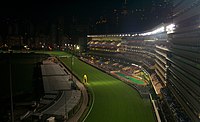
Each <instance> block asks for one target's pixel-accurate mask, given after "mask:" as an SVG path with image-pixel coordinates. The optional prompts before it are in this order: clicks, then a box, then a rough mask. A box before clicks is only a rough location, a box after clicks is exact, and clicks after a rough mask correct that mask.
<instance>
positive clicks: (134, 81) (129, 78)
mask: <svg viewBox="0 0 200 122" xmlns="http://www.w3.org/2000/svg"><path fill="white" fill-rule="evenodd" d="M116 74H117V75H119V76H121V77H124V78H126V79H128V80H130V81H132V82H133V83H135V84H139V85H145V82H144V81H142V80H138V79H136V78H133V77H131V76H126V75H125V74H122V73H120V72H116Z"/></svg>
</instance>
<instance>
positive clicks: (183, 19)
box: [167, 0, 200, 122]
mask: <svg viewBox="0 0 200 122" xmlns="http://www.w3.org/2000/svg"><path fill="white" fill-rule="evenodd" d="M172 17H173V23H175V24H176V30H175V32H174V33H172V34H170V35H169V36H170V37H169V42H170V45H171V46H170V48H169V50H170V53H169V55H168V72H167V87H168V88H169V90H170V92H171V93H172V94H173V96H174V98H175V99H176V100H177V101H178V103H179V104H180V105H181V108H182V109H183V110H184V111H185V112H186V113H187V115H188V116H189V117H190V119H191V121H193V122H199V121H200V77H199V75H200V52H199V51H200V34H199V31H200V28H199V25H200V21H199V18H200V0H175V1H174V9H173V16H172ZM179 115H180V114H179ZM179 115H177V116H179ZM180 116H181V115H180Z"/></svg>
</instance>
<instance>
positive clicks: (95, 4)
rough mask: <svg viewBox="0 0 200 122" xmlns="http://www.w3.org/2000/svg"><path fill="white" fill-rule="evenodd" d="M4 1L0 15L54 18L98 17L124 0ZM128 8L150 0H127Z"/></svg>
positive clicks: (144, 3)
mask: <svg viewBox="0 0 200 122" xmlns="http://www.w3.org/2000/svg"><path fill="white" fill-rule="evenodd" d="M19 1H20V0H15V1H14V0H13V1H9V0H8V1H5V2H3V3H2V2H1V4H0V12H1V16H6V17H13V16H14V17H31V18H33V19H39V18H44V19H45V18H54V17H57V16H65V17H71V16H78V17H80V18H88V17H98V16H100V15H101V14H103V13H104V12H106V11H111V10H113V9H118V8H122V6H123V3H124V0H65V1H59V0H55V1H50V0H49V1H47V0H46V1H42V0H27V1H24V0H23V1H21V2H19ZM127 3H128V8H130V9H133V8H139V7H141V6H144V7H149V6H150V5H151V1H150V0H128V1H127Z"/></svg>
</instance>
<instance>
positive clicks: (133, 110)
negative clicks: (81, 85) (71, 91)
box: [60, 57, 155, 122]
mask: <svg viewBox="0 0 200 122" xmlns="http://www.w3.org/2000/svg"><path fill="white" fill-rule="evenodd" d="M60 59H61V60H62V61H63V62H64V63H65V65H66V66H68V68H69V69H71V64H72V63H71V58H70V57H68V58H67V57H62V58H60ZM72 70H73V72H74V73H75V74H76V75H77V77H79V79H82V78H83V75H84V74H86V75H87V76H88V86H89V88H91V89H92V92H93V97H94V102H93V105H92V106H91V111H89V113H88V116H86V118H85V121H86V122H153V121H155V118H154V115H153V110H152V106H151V103H150V101H149V100H146V99H141V97H140V96H139V94H138V92H137V91H135V90H134V89H133V88H131V87H130V86H128V85H126V84H125V83H123V82H122V81H120V80H117V79H115V78H113V77H112V76H110V75H108V74H106V73H104V72H102V71H100V70H98V69H96V68H94V67H92V66H90V65H88V64H86V63H84V62H82V61H80V60H78V59H76V58H75V59H74V63H73V66H72Z"/></svg>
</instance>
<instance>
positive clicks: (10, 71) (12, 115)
mask: <svg viewBox="0 0 200 122" xmlns="http://www.w3.org/2000/svg"><path fill="white" fill-rule="evenodd" d="M11 56H12V52H10V56H9V57H10V59H9V75H10V77H9V80H10V104H11V105H10V106H11V121H12V122H14V111H13V91H12V67H11V63H12V62H11V58H12V57H11Z"/></svg>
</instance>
